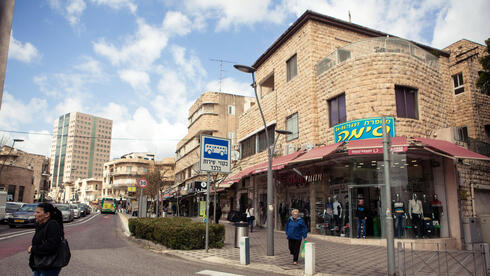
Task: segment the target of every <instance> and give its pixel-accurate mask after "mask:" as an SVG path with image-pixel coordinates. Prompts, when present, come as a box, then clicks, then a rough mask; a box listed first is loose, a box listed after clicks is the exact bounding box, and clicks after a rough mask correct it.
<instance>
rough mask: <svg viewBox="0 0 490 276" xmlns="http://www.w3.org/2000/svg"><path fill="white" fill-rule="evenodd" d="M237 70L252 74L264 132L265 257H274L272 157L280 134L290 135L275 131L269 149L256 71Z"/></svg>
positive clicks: (251, 69) (241, 66)
mask: <svg viewBox="0 0 490 276" xmlns="http://www.w3.org/2000/svg"><path fill="white" fill-rule="evenodd" d="M233 67H235V68H236V69H237V70H239V71H242V72H244V73H249V74H252V87H253V88H254V93H255V99H256V100H257V106H258V107H259V111H260V116H261V117H262V121H263V123H264V131H265V139H266V140H267V158H268V167H267V256H274V229H273V227H274V222H273V215H274V198H273V193H274V187H273V185H272V155H273V152H274V148H275V146H276V142H277V139H278V138H279V136H280V135H281V134H292V133H291V132H290V131H287V130H276V132H277V134H278V135H277V137H276V138H275V139H274V134H272V138H273V139H274V142H273V144H272V147H271V141H270V140H269V131H268V130H267V123H266V121H265V117H264V112H263V111H262V107H261V106H260V100H259V96H258V94H257V84H256V83H255V71H256V69H255V68H253V67H250V66H247V65H239V64H235V65H233Z"/></svg>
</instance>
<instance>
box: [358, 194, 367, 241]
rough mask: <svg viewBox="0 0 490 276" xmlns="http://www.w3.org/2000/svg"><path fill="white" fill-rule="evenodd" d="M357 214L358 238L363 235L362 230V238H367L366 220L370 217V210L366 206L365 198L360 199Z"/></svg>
mask: <svg viewBox="0 0 490 276" xmlns="http://www.w3.org/2000/svg"><path fill="white" fill-rule="evenodd" d="M356 216H357V238H358V239H359V238H360V237H361V231H362V238H364V239H365V238H366V220H367V217H368V210H367V208H366V206H364V199H359V204H358V205H357V209H356ZM361 228H362V229H361Z"/></svg>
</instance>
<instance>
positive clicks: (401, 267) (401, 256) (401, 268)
mask: <svg viewBox="0 0 490 276" xmlns="http://www.w3.org/2000/svg"><path fill="white" fill-rule="evenodd" d="M397 255H398V275H399V276H404V275H405V248H403V244H402V242H400V241H399V242H398V254H397Z"/></svg>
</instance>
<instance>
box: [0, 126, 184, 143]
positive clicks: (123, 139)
mask: <svg viewBox="0 0 490 276" xmlns="http://www.w3.org/2000/svg"><path fill="white" fill-rule="evenodd" d="M0 132H7V133H18V134H29V135H44V136H54V135H53V134H52V133H44V132H31V131H20V130H3V129H0ZM65 136H66V137H69V138H85V139H110V140H119V141H183V140H182V139H147V138H129V137H106V136H84V135H72V134H57V135H56V137H57V138H63V137H65ZM188 140H192V139H188ZM188 140H187V141H188Z"/></svg>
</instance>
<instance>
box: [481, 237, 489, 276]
mask: <svg viewBox="0 0 490 276" xmlns="http://www.w3.org/2000/svg"><path fill="white" fill-rule="evenodd" d="M481 251H482V255H483V256H482V257H483V269H484V270H485V273H486V275H490V256H489V254H490V252H489V251H490V250H489V247H488V243H482V244H481Z"/></svg>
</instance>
